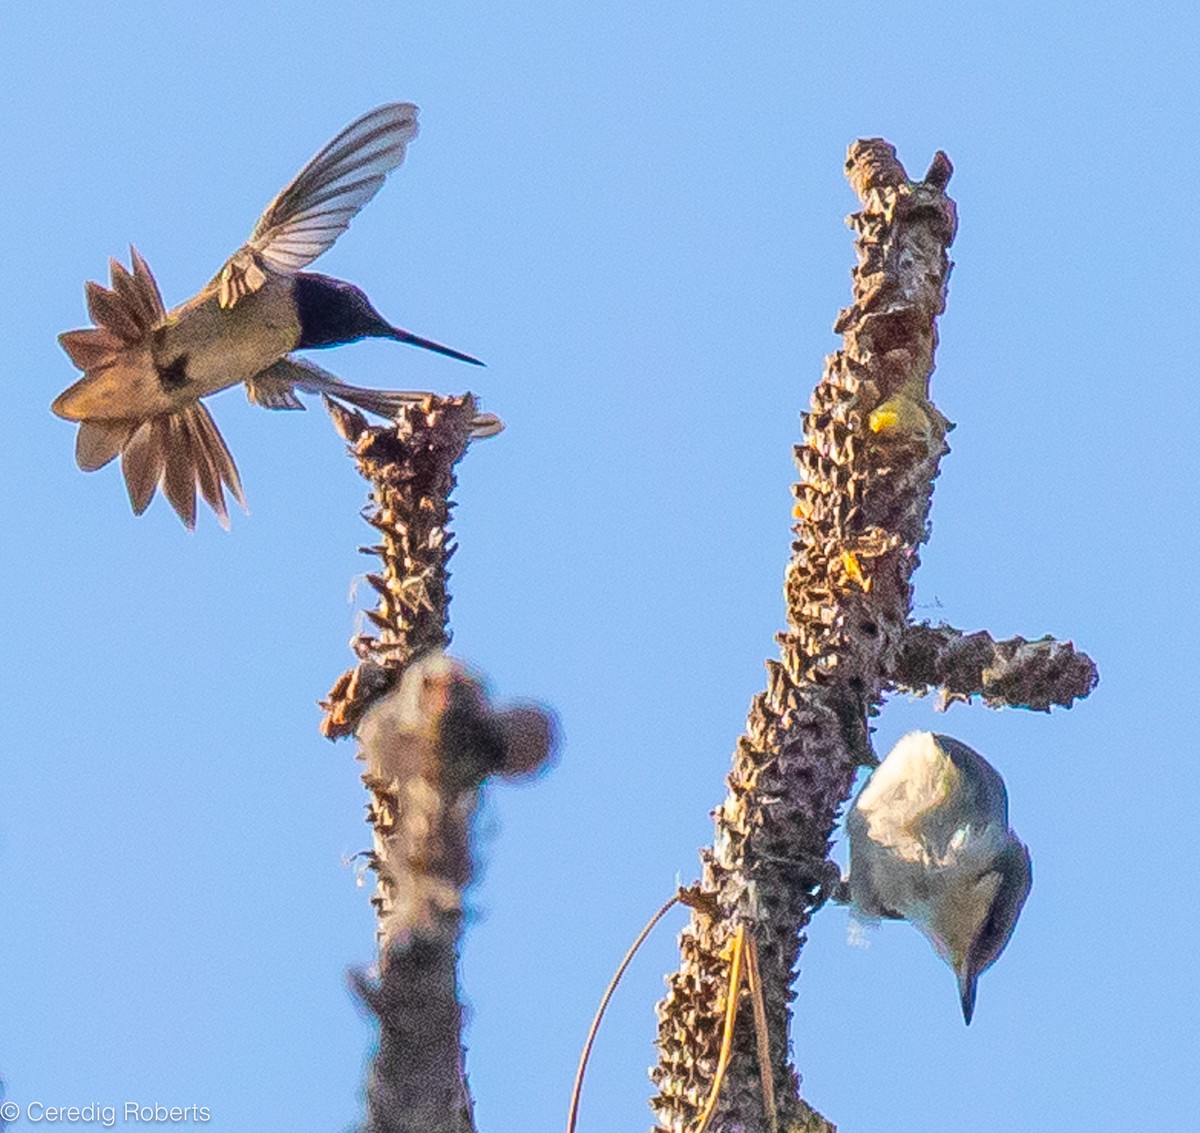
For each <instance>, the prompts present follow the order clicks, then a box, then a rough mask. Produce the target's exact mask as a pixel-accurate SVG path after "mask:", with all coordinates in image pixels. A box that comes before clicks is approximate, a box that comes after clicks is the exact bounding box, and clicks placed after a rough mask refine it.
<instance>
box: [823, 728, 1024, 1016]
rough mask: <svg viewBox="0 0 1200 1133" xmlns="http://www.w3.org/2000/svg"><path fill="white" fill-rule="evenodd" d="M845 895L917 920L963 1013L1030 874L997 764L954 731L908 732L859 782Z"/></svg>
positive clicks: (999, 946)
mask: <svg viewBox="0 0 1200 1133" xmlns="http://www.w3.org/2000/svg"><path fill="white" fill-rule="evenodd" d="M846 830H847V832H848V834H849V838H850V876H849V880H848V883H847V888H848V891H849V900H850V903H851V904H852V906H853V907H854V910H855V912H856V913H858V914H859V915H860V916H863V917H867V918H877V917H889V918H892V919H898V920H907V921H911V922H912V923H913V924H914V925H916V926H917V928H919V929H920V930H921V932H923V933H924V934H925V935H926V936H927V937H928V938H929V940H930V941H931V942H932V944H933V946H934V948H936V949H937V951H938V954H939V955H940V956H941V957H942V959H943V960H945V961H946V963H947V964H949V965H950V967H951V968H952V969H953V970H954V974H955V976H956V977H957V978H958V992H959V997H960V999H961V1001H962V1012H963V1018H964V1019H965V1020H966V1021H967V1022H968V1023H970V1021H971V1016H972V1015H973V1014H974V1011H975V984H976V981H977V980H978V979H979V975H980V973H981V972H983V971H985V970H986V969H987V968H988V967H990V966H991V965H992V964H993V963H995V961H996V958H997V957H998V956H999V955H1000V953H1001V952H1003V951H1004V946H1005V945H1006V944H1007V943H1008V939H1009V937H1010V936H1012V933H1013V929H1014V928H1015V927H1016V924H1017V917H1018V916H1020V913H1021V907H1022V906H1023V905H1024V904H1025V898H1026V897H1028V896H1029V889H1030V886H1031V884H1032V878H1033V875H1032V869H1031V863H1030V858H1029V850H1028V849H1026V847H1025V845H1024V843H1022V842H1021V840H1020V839H1019V838H1018V837H1017V836H1016V834H1014V833H1013V831H1012V830H1011V829H1010V828H1009V825H1008V792H1007V791H1006V790H1005V788H1004V780H1003V779H1001V778H1000V775H999V773H998V772H997V771H996V769H995V768H994V767H993V766H992V765H991V764H990V763H988V761H987V760H986V759H984V758H983V756H981V755H980V754H979V753H978V752H976V751H973V750H972V749H971V748H969V747H967V745H966V744H964V743H959V741H958V740H955V739H951V738H950V737H949V736H941V735H934V734H933V733H932V732H911V733H910V734H909V735H907V736H905V737H904V738H903V739H901V740H900V741H899V743H897V744H896V746H895V747H894V748H892V750H891V752H890V753H889V754H888V757H887V758H886V759H885V760H884V761H883V762H882V763H881V764H880V765H879V766H878V767H877V768H876V769H875V770H874V772H872V774H871V777H870V778H869V779H868V780H867V782H866V784H865V785H864V786H863V789H862V790H861V791H859V793H858V797H857V798H856V799H855V800H854V806H853V807H852V808H851V810H850V813H849V815H848V816H847V819H846Z"/></svg>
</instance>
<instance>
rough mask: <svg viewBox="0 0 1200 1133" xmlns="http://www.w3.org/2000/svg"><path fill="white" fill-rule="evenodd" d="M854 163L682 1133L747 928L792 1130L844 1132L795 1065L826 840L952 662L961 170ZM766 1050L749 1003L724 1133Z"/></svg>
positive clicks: (663, 1006) (677, 1074)
mask: <svg viewBox="0 0 1200 1133" xmlns="http://www.w3.org/2000/svg"><path fill="white" fill-rule="evenodd" d="M846 169H847V174H848V176H849V179H850V182H851V185H852V186H853V188H854V190H855V192H856V193H857V194H858V196H859V198H860V200H861V202H862V209H861V211H860V212H858V213H855V214H854V215H853V216H852V217H851V218H850V225H851V227H852V228H853V229H854V232H855V236H856V239H855V248H856V252H857V257H858V264H857V266H856V268H855V270H854V280H853V297H854V301H853V303H852V304H851V306H850V307H848V308H846V309H845V310H844V311H842V312H841V314H840V316H839V317H838V320H837V323H836V324H835V329H836V330H837V331H838V332H839V333H841V334H842V336H843V348H842V349H841V350H840V351H838V352H837V353H836V354H834V355H832V356H831V357H829V358H828V359H827V360H826V365H825V370H824V375H823V377H822V379H821V381H820V383H819V384H818V385H817V387H816V389H815V391H814V392H813V395H812V403H811V409H810V411H809V412H808V413H806V414H805V415H804V433H803V440H802V443H801V444H800V445H799V446H797V448H796V461H797V464H798V466H799V470H800V479H799V482H798V483H797V485H796V487H795V496H796V507H795V515H796V518H797V520H798V522H797V524H796V526H795V529H794V530H795V535H796V539H795V542H794V543H793V547H792V557H791V560H790V562H789V564H788V568H787V573H786V584H785V592H786V597H787V606H788V629H787V631H786V632H785V633H783V634H781V635H780V637H779V645H780V647H781V653H780V658H779V660H777V661H774V660H772V661H768V662H767V673H768V679H767V688H766V690H765V691H764V692H762V693H760V694H759V695H758V696H756V697H755V698H754V701H753V703H752V705H751V709H750V714H749V719H748V721H747V727H746V733H745V734H744V735H743V736H742V738H741V739H740V740H739V742H738V746H737V750H736V752H735V754H734V759H733V769H732V771H731V773H730V775H729V777H728V780H727V783H728V788H729V790H728V794H727V795H726V798H725V801H724V802H723V803H722V804H721V806H720V807H718V808H717V810H716V811H715V812H714V818H715V823H716V830H715V836H714V840H713V845H712V847H711V848H709V849H705V850H703V851H702V853H701V860H702V866H703V874H702V880H701V888H702V889H703V890H704V891H705V892H706V893H709V894H711V895H712V897H713V900H714V901H715V904H716V908H717V909H718V910H719V914H718V915H716V916H713V915H711V914H710V913H706V912H705V911H704V910H703V909H702V908H694V909H693V913H692V917H691V920H690V922H689V924H688V926H687V927H686V928H685V930H684V932H683V934H682V936H681V940H680V949H681V961H680V967H679V969H678V971H676V972H675V973H673V974H672V975H671V976H670V977H669V978H668V992H667V995H666V998H665V999H664V1000H663V1001H662V1002H661V1003H660V1004H659V1006H658V1019H659V1030H658V1051H659V1059H658V1065H657V1066H656V1067H655V1068H654V1070H653V1072H652V1077H653V1080H654V1082H655V1084H656V1086H657V1087H658V1093H657V1095H656V1097H655V1098H654V1099H653V1100H652V1103H651V1104H652V1106H653V1108H654V1111H655V1114H656V1117H657V1119H658V1123H659V1127H660V1128H663V1129H668V1130H671V1131H672V1133H684V1131H685V1130H689V1129H691V1128H693V1127H694V1124H695V1122H696V1120H697V1118H698V1117H699V1115H700V1113H701V1110H702V1108H703V1106H704V1100H705V1098H706V1097H707V1096H708V1093H709V1087H710V1083H711V1081H712V1077H713V1074H714V1071H715V1069H716V1066H717V1063H718V1058H719V1052H720V1042H721V1030H722V1011H723V1005H724V1002H725V995H726V990H725V984H726V976H727V964H726V963H725V962H724V960H723V959H722V956H723V953H724V950H725V949H726V948H727V945H728V942H729V940H730V938H731V937H732V936H733V934H734V933H735V932H736V931H737V929H738V927H739V926H742V925H744V926H745V927H746V931H747V933H748V934H752V936H753V938H754V939H755V941H756V942H757V946H758V955H759V967H760V971H761V978H762V987H763V992H764V999H765V1005H766V1015H767V1021H768V1030H769V1040H770V1041H769V1049H770V1051H771V1057H772V1060H773V1062H774V1066H773V1067H772V1073H771V1074H770V1075H769V1078H770V1079H773V1081H774V1083H775V1089H776V1092H777V1096H776V1098H775V1107H776V1109H777V1112H778V1115H779V1123H780V1127H781V1128H784V1129H789V1130H799V1129H804V1130H812V1131H814V1133H815V1131H818V1130H830V1129H832V1128H833V1127H832V1126H831V1125H830V1124H829V1123H828V1122H827V1121H826V1120H825V1119H824V1118H822V1117H821V1116H820V1115H819V1114H817V1113H815V1111H813V1110H811V1109H810V1108H809V1107H808V1106H807V1104H806V1103H805V1102H803V1101H802V1100H801V1099H800V1096H799V1075H798V1073H797V1071H796V1069H795V1067H794V1066H793V1065H792V1064H791V1062H790V1060H789V1059H788V1057H787V1051H788V1041H787V1039H788V1027H789V1023H790V1014H791V1010H790V1004H791V1000H792V998H793V993H792V991H791V983H792V980H793V978H794V975H795V971H796V962H797V958H798V956H799V951H800V947H801V946H802V945H803V943H804V936H803V931H804V928H805V926H806V925H807V924H808V921H809V919H810V918H811V916H812V914H813V912H814V911H815V909H816V908H817V907H819V905H820V903H821V902H822V901H823V899H824V897H825V896H826V894H827V893H828V892H829V889H830V887H831V885H832V883H833V881H834V880H835V879H836V873H837V871H836V867H835V866H833V865H832V863H830V862H829V861H828V853H829V849H830V838H831V836H832V834H833V829H834V825H835V821H836V816H837V812H838V808H839V807H840V806H841V804H842V802H843V801H844V800H845V799H846V798H847V797H848V795H849V793H850V790H851V788H852V785H853V781H854V776H855V771H856V769H857V767H858V766H859V765H860V764H862V763H865V762H869V761H871V760H872V759H873V756H872V753H871V746H870V738H869V729H868V720H869V718H870V717H871V716H873V715H875V714H876V713H877V711H878V709H879V706H880V704H881V702H882V700H883V697H884V694H885V693H886V692H887V691H888V690H889V689H890V688H891V687H893V686H898V685H902V684H904V685H909V686H912V685H916V684H918V683H920V684H922V685H924V684H927V683H929V681H928V680H927V679H926V678H927V676H928V675H929V674H933V675H934V676H935V677H942V676H946V675H947V674H948V673H949V672H950V668H949V667H947V666H945V665H943V666H942V667H941V668H939V667H938V665H937V663H936V660H937V657H940V656H943V655H944V651H943V653H941V654H939V653H938V651H937V650H936V649H927V650H926V660H927V662H928V663H927V664H925V665H924V667H920V668H919V667H918V666H916V665H915V664H913V663H907V664H906V662H905V660H904V658H905V657H911V656H912V655H913V653H914V646H915V645H916V644H918V643H919V637H918V631H917V630H915V629H914V628H913V627H910V625H909V615H910V611H911V605H912V592H911V582H910V579H911V576H912V572H913V571H914V570H915V569H916V567H917V565H918V562H919V559H918V555H917V549H918V547H919V546H920V544H921V543H923V542H925V540H926V539H927V538H928V535H929V519H928V517H929V507H930V502H931V498H932V492H933V481H934V479H935V478H936V476H937V474H938V467H939V463H940V460H941V458H942V456H943V455H944V454H945V453H946V452H947V451H948V447H947V445H946V443H945V435H946V432H947V431H948V429H949V428H950V427H951V426H950V423H949V422H948V421H947V420H946V419H945V418H944V417H943V416H942V415H941V414H940V413H939V412H938V411H937V409H936V407H935V406H934V405H933V404H932V402H931V401H930V399H929V378H930V375H931V374H932V372H933V362H934V349H935V346H936V343H937V332H936V323H935V320H936V318H937V316H938V315H940V314H941V312H942V310H943V309H944V306H945V297H946V285H947V280H948V278H949V274H950V268H951V264H950V260H949V257H948V254H947V250H948V248H949V246H950V244H951V242H952V240H953V239H954V234H955V228H956V225H957V218H956V211H955V206H954V202H953V201H952V200H950V198H949V197H947V196H946V194H945V192H944V190H945V187H946V184H947V183H948V181H949V179H950V174H951V166H950V162H949V160H948V159H947V158H946V156H945V155H944V154H941V153H939V154H938V155H937V156H936V157H935V158H934V161H933V164H932V166H931V167H930V169H929V172H928V173H927V174H926V176H925V180H924V181H921V182H911V181H909V180H908V177H907V174H906V173H905V171H904V169H903V167H902V166H901V165H900V163H899V161H898V160H897V159H896V155H895V150H894V149H893V147H892V146H890V145H889V144H888V143H886V142H885V141H883V140H882V139H871V140H866V141H859V142H856V143H855V144H854V145H853V146H851V147H850V151H849V155H848V158H847V162H846ZM951 632H952V631H951ZM989 640H990V639H989ZM926 644H927V645H928V644H929V643H928V642H926ZM1058 648H1059V649H1060V650H1061V649H1064V648H1067V647H1058ZM1047 651H1050V650H1049V647H1047V649H1046V650H1044V651H1043V652H1047ZM931 654H932V655H933V658H934V659H933V660H932V661H930V660H929V655H931ZM1075 656H1076V657H1077V658H1080V657H1081V655H1075ZM1082 663H1086V665H1084V664H1082ZM1090 664H1091V663H1090V661H1087V659H1086V658H1082V659H1081V664H1080V665H1077V666H1076V667H1075V668H1074V669H1073V670H1072V673H1073V674H1074V677H1073V679H1074V683H1073V684H1072V683H1071V680H1066V681H1065V684H1064V685H1062V686H1060V691H1059V692H1058V693H1056V694H1054V696H1053V697H1052V699H1055V700H1061V698H1062V697H1063V696H1067V695H1073V696H1082V695H1086V692H1087V691H1088V689H1089V688H1090V687H1091V680H1092V678H1091V676H1090V675H1088V674H1084V675H1083V676H1081V675H1080V674H1081V673H1082V670H1083V668H1086V667H1088V666H1090ZM918 668H919V672H918ZM1089 674H1090V670H1089ZM968 683H969V682H968ZM985 683H986V682H985V681H984V680H983V679H982V678H981V679H980V680H979V681H977V685H978V686H979V687H976V688H975V691H982V686H983V685H984V684H985ZM1068 685H1069V686H1070V687H1069V688H1067V687H1066V686H1068ZM1068 702H1069V701H1068ZM1029 703H1032V700H1030V701H1029ZM758 1045H759V1044H758V1040H757V1039H756V1034H755V1027H754V1025H753V1019H752V1017H751V1010H750V1004H749V1002H748V1001H746V1000H745V997H743V1002H742V1003H741V1005H740V1008H739V1018H738V1026H737V1031H736V1037H735V1044H734V1053H733V1058H732V1060H731V1063H730V1066H729V1071H728V1074H727V1076H726V1080H725V1084H724V1087H723V1089H722V1092H721V1101H720V1105H719V1106H718V1108H717V1111H716V1113H715V1114H714V1119H713V1122H712V1129H714V1130H717V1131H721V1133H732V1131H737V1133H744V1131H747V1130H754V1131H760V1130H765V1129H766V1128H767V1126H768V1117H767V1112H766V1109H765V1107H764V1103H763V1085H762V1079H763V1075H761V1074H760V1071H759V1066H758Z"/></svg>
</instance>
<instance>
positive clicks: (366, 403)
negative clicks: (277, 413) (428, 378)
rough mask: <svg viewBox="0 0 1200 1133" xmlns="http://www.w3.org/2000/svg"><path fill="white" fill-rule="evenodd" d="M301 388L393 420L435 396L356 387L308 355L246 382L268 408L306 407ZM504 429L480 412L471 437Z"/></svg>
mask: <svg viewBox="0 0 1200 1133" xmlns="http://www.w3.org/2000/svg"><path fill="white" fill-rule="evenodd" d="M297 390H300V391H301V392H303V393H318V394H325V395H326V396H327V397H333V398H337V399H339V400H341V401H348V402H349V403H350V404H351V405H356V406H358V408H359V409H365V410H366V411H367V412H368V413H374V414H375V415H376V416H377V417H385V418H389V419H395V417H396V416H397V415H398V414H399V413H400V411H401V410H402V409H403V408H404V407H405V406H406V405H415V404H419V403H420V402H422V401H424V400H425V399H426V398H429V397H433V396H434V395H433V394H432V393H430V392H429V391H427V390H391V389H367V388H365V387H363V386H353V385H351V384H350V383H349V382H344V381H342V379H341V378H339V377H337V376H336V375H334V374H331V373H330V372H329V371H328V370H326V369H324V368H323V367H321V366H318V365H317V364H316V363H315V362H310V361H309V360H308V359H307V358H294V357H292V356H291V355H290V354H289V355H288V356H287V357H285V358H280V359H279V361H278V362H276V363H275V364H274V365H272V366H268V367H267V368H266V369H265V370H263V371H262V373H260V374H256V375H255V376H254V377H253V378H252V379H251V380H250V381H248V382H246V396H247V397H248V398H249V399H250V400H251V401H252V402H253V403H254V404H255V405H261V406H262V407H263V408H264V409H303V408H304V403H303V402H302V401H301V400H300V399H299V398H298V397H297V396H296V391H297ZM503 429H504V422H503V421H501V420H500V418H499V417H497V416H496V415H495V414H494V413H479V414H476V416H475V418H474V420H473V421H472V422H471V439H472V440H482V439H483V438H484V437H494V436H495V435H496V434H497V433H500V432H502V431H503Z"/></svg>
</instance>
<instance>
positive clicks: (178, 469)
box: [75, 402, 246, 531]
mask: <svg viewBox="0 0 1200 1133" xmlns="http://www.w3.org/2000/svg"><path fill="white" fill-rule="evenodd" d="M118 452H119V453H120V454H121V471H122V472H123V473H124V475H125V486H126V488H127V489H128V491H129V502H130V504H131V505H132V507H133V510H134V514H136V515H141V514H142V512H144V511H145V510H146V509H147V508H148V507H149V506H150V501H151V500H152V499H154V493H155V492H156V491H157V490H158V489H159V488H160V487H161V488H162V491H163V495H164V496H166V497H167V500H168V501H169V502H170V504H171V506H172V507H173V508H174V509H175V512H176V514H177V515H178V516H179V518H180V519H182V520H183V522H184V526H186V527H187V528H188V530H189V531H190V530H191V529H192V528H194V527H195V526H196V488H197V487H199V489H200V495H201V496H203V497H204V499H205V501H206V502H207V503H208V505H209V507H211V508H212V509H213V511H214V512H215V513H216V516H217V519H218V520H219V521H220V523H221V526H222V527H226V528H227V527H228V526H229V511H228V508H227V507H226V503H225V491H224V489H225V488H228V489H229V491H230V492H231V493H232V494H233V497H234V499H236V500H237V501H238V503H239V504H241V505H242V507H243V508H245V506H246V500H245V497H244V496H243V494H242V481H241V477H240V476H239V475H238V470H237V465H235V464H234V462H233V457H232V456H231V455H230V453H229V449H228V448H227V447H226V445H225V441H224V439H223V438H222V436H221V434H220V433H219V432H218V431H217V427H216V425H215V424H214V423H213V419H212V417H211V416H210V415H209V412H208V410H207V409H206V408H205V407H204V406H203V405H202V404H201V403H200V402H195V403H194V404H192V405H189V406H188V407H187V408H186V409H182V410H180V411H179V412H178V413H164V414H160V415H159V416H157V417H151V418H149V419H148V420H146V421H142V422H141V423H140V424H139V423H138V422H135V421H85V422H83V423H82V424H81V425H80V427H79V436H78V438H77V439H76V444H75V457H76V460H77V462H78V464H79V467H80V468H82V469H83V470H84V471H85V472H91V471H94V470H95V469H97V468H102V467H103V466H104V465H105V464H107V463H108V462H109V461H110V460H112V459H113V457H115V456H116V455H117V453H118Z"/></svg>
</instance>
